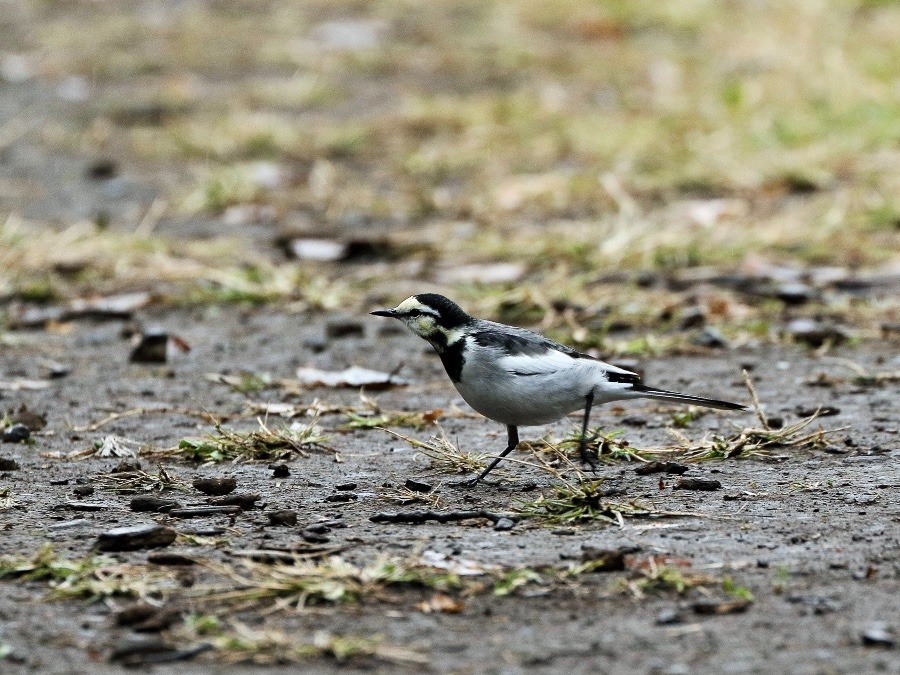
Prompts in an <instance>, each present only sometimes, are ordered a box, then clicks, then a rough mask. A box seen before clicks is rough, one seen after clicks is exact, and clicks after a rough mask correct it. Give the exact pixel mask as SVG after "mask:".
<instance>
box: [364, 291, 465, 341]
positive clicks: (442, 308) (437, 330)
mask: <svg viewBox="0 0 900 675" xmlns="http://www.w3.org/2000/svg"><path fill="white" fill-rule="evenodd" d="M372 314H374V315H375V316H387V317H391V318H394V319H400V321H402V322H403V323H405V324H406V325H407V326H408V327H409V329H410V330H411V331H412V332H413V333H415V334H416V335H418V336H419V337H421V338H424V339H425V340H428V342H430V343H431V344H432V345H434V346H435V348H437V349H438V350H441V349H446V348H447V347H448V346H450V345H452V344H454V343H455V342H458V341H459V340H460V339H462V337H463V334H464V333H463V329H464V328H465V326H466V325H468V324H469V323H470V322H471V321H472V317H470V316H469V315H468V314H466V313H465V312H464V311H463V310H462V308H461V307H460V306H459V305H457V304H456V303H455V302H453V301H452V300H449V299H447V298H445V297H444V296H443V295H437V294H436V293H420V294H419V295H413V296H412V297H409V298H407V299H406V300H404V301H403V302H401V303H400V304H399V305H397V306H396V307H394V309H379V310H377V311H374V312H372Z"/></svg>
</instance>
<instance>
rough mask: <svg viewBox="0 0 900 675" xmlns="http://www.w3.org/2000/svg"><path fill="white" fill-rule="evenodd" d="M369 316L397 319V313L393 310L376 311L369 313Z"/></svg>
mask: <svg viewBox="0 0 900 675" xmlns="http://www.w3.org/2000/svg"><path fill="white" fill-rule="evenodd" d="M369 314H374V315H375V316H386V317H389V318H391V319H396V318H397V311H396V310H393V309H376V310H375V311H374V312H369Z"/></svg>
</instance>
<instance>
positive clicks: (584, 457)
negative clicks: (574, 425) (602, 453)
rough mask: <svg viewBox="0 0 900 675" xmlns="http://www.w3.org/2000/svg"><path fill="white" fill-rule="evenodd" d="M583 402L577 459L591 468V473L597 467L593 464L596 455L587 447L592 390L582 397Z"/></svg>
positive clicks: (592, 397) (592, 403)
mask: <svg viewBox="0 0 900 675" xmlns="http://www.w3.org/2000/svg"><path fill="white" fill-rule="evenodd" d="M584 400H585V406H584V421H583V422H582V424H581V439H580V440H579V441H578V457H579V458H580V459H581V461H582V462H584V463H585V464H587V465H588V466H589V467H591V471H596V470H597V466H596V464H594V462H596V461H597V453H596V452H595V451H594V450H591V449H590V448H588V446H587V430H588V422H590V419H591V406H593V405H594V392H593V390H591V391H590V392H588V395H587V396H585V397H584Z"/></svg>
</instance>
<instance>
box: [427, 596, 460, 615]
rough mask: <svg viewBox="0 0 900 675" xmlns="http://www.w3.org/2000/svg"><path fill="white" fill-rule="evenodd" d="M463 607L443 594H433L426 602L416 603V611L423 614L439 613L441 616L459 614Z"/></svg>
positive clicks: (457, 601)
mask: <svg viewBox="0 0 900 675" xmlns="http://www.w3.org/2000/svg"><path fill="white" fill-rule="evenodd" d="M465 607H466V606H465V605H464V604H463V603H462V602H460V601H459V600H456V599H454V598H451V597H450V596H449V595H446V594H445V593H435V594H434V595H432V596H431V597H430V598H429V599H428V600H423V601H422V602H419V603H416V609H418V610H419V611H420V612H423V613H425V614H431V613H433V612H440V613H442V614H459V613H460V612H462V611H463V609H465Z"/></svg>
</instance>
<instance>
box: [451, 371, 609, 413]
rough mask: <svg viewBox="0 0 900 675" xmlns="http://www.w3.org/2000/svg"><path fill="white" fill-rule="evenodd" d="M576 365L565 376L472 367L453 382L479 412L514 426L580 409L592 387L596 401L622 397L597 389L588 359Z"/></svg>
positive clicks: (595, 378)
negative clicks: (460, 379) (514, 372)
mask: <svg viewBox="0 0 900 675" xmlns="http://www.w3.org/2000/svg"><path fill="white" fill-rule="evenodd" d="M577 366H578V367H577V368H573V369H572V371H571V372H567V373H566V376H565V377H560V374H559V373H546V374H544V373H541V374H535V375H527V376H521V375H519V376H517V375H511V374H509V373H507V372H502V373H498V372H496V371H494V372H485V371H477V370H472V371H470V372H468V373H467V377H466V378H464V381H463V382H456V383H455V385H456V390H457V391H458V392H459V393H460V395H461V396H462V397H463V399H464V400H465V402H466V403H468V404H469V405H470V406H472V407H473V408H474V409H475V410H477V411H478V412H480V413H481V414H482V415H484V416H485V417H488V418H490V419H492V420H495V421H497V422H501V423H503V424H511V425H513V426H526V427H527V426H534V425H539V424H548V423H550V422H555V421H557V420H560V419H562V418H563V417H565V416H566V415H568V414H569V413H571V412H574V411H576V410H582V409H583V408H584V407H585V405H586V403H587V395H588V393H589V392H591V391H592V390H593V391H594V401H595V402H596V403H604V402H606V401H610V400H615V399H618V398H623V397H622V396H619V395H615V392H609V394H612V395H608V394H607V392H598V391H597V390H596V386H595V385H596V382H597V377H596V372H595V371H593V369H592V368H590V367H589V365H588V362H585V364H584V366H585V367H582V366H581V364H577Z"/></svg>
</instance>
